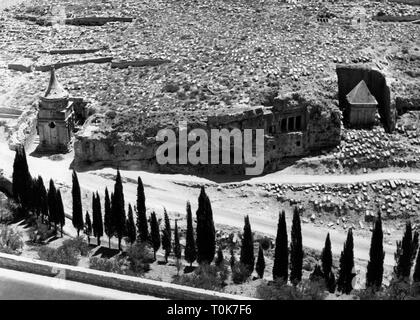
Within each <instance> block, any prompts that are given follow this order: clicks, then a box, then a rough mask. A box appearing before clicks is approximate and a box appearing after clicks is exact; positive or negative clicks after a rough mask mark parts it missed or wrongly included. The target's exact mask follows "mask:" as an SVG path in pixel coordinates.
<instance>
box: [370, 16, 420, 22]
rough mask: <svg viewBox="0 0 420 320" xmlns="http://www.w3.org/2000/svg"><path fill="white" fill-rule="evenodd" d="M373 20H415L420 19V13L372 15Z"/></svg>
mask: <svg viewBox="0 0 420 320" xmlns="http://www.w3.org/2000/svg"><path fill="white" fill-rule="evenodd" d="M372 20H376V21H383V22H413V21H417V20H420V15H412V16H388V15H385V16H375V17H372Z"/></svg>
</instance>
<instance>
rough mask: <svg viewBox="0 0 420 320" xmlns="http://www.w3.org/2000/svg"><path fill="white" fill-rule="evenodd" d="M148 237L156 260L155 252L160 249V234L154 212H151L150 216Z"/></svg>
mask: <svg viewBox="0 0 420 320" xmlns="http://www.w3.org/2000/svg"><path fill="white" fill-rule="evenodd" d="M150 236H151V240H152V246H153V255H154V259H155V260H156V252H157V251H158V250H159V248H160V232H159V223H158V221H157V218H156V213H155V212H152V213H151V215H150Z"/></svg>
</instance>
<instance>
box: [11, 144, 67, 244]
mask: <svg viewBox="0 0 420 320" xmlns="http://www.w3.org/2000/svg"><path fill="white" fill-rule="evenodd" d="M12 184H13V189H12V191H13V197H14V198H15V200H16V201H17V202H18V203H19V204H20V205H21V207H22V211H21V212H23V217H27V216H28V214H29V212H34V213H35V214H36V215H37V216H38V217H40V218H41V220H42V222H44V223H48V225H49V227H50V228H51V227H52V226H54V227H55V229H56V230H57V229H58V227H60V229H61V236H63V226H64V225H65V212H64V205H63V199H62V197H61V191H60V189H57V188H56V186H55V184H54V181H53V180H52V179H51V180H50V182H49V188H48V190H47V189H46V188H45V185H44V181H43V179H42V177H41V176H38V177H37V178H34V179H33V178H32V176H31V174H30V172H29V168H28V163H27V159H26V152H25V148H23V147H20V148H17V149H16V152H15V158H14V161H13V175H12Z"/></svg>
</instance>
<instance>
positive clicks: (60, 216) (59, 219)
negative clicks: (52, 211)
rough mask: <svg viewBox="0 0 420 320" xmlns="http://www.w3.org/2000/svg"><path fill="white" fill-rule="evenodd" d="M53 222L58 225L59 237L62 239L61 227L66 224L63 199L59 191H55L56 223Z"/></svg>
mask: <svg viewBox="0 0 420 320" xmlns="http://www.w3.org/2000/svg"><path fill="white" fill-rule="evenodd" d="M54 222H55V223H56V224H59V225H60V230H61V237H63V226H64V225H65V223H66V214H65V212H64V205H63V199H62V198H61V192H60V189H58V190H57V215H56V221H54Z"/></svg>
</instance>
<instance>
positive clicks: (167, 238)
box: [162, 209, 172, 262]
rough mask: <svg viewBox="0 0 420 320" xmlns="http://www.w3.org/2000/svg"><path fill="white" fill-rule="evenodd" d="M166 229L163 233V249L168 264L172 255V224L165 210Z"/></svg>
mask: <svg viewBox="0 0 420 320" xmlns="http://www.w3.org/2000/svg"><path fill="white" fill-rule="evenodd" d="M164 219H165V229H164V230H163V231H162V247H163V250H165V261H166V262H168V257H169V254H170V253H171V249H172V244H171V238H172V236H171V223H170V221H169V217H168V213H167V212H166V209H164Z"/></svg>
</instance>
